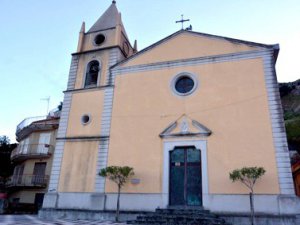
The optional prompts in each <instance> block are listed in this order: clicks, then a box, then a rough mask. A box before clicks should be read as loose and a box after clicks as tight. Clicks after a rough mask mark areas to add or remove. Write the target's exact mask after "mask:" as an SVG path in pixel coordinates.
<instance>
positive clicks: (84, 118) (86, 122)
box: [81, 114, 91, 125]
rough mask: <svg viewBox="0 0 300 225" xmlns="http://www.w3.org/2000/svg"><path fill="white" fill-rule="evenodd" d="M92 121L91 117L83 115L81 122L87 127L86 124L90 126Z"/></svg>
mask: <svg viewBox="0 0 300 225" xmlns="http://www.w3.org/2000/svg"><path fill="white" fill-rule="evenodd" d="M90 121H91V118H90V116H89V115H86V114H85V115H83V116H82V117H81V122H82V124H84V125H86V124H88V123H89V122H90Z"/></svg>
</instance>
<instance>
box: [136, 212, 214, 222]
mask: <svg viewBox="0 0 300 225" xmlns="http://www.w3.org/2000/svg"><path fill="white" fill-rule="evenodd" d="M149 218H150V219H173V218H176V219H180V220H182V219H193V220H197V219H199V220H219V218H218V217H217V216H215V215H205V216H204V215H198V214H187V215H186V214H185V215H178V214H177V215H172V214H155V213H153V214H152V215H151V214H148V215H144V216H138V217H137V219H138V220H140V219H149Z"/></svg>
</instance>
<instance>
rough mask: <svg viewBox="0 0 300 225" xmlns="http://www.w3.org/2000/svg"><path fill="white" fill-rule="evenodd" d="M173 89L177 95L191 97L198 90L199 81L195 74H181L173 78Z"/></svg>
mask: <svg viewBox="0 0 300 225" xmlns="http://www.w3.org/2000/svg"><path fill="white" fill-rule="evenodd" d="M171 87H172V90H173V92H174V93H175V94H177V95H189V94H191V93H192V92H193V91H194V90H195V89H196V87H197V80H196V77H195V76H194V75H193V74H190V73H180V74H177V76H175V77H174V78H173V80H172V83H171Z"/></svg>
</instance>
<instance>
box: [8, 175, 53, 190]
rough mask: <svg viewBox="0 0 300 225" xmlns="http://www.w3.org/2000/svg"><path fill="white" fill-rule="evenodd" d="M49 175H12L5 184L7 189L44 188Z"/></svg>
mask: <svg viewBox="0 0 300 225" xmlns="http://www.w3.org/2000/svg"><path fill="white" fill-rule="evenodd" d="M48 180H49V175H34V174H23V175H13V176H12V177H11V179H10V181H8V182H7V183H6V186H7V187H46V186H47V184H48Z"/></svg>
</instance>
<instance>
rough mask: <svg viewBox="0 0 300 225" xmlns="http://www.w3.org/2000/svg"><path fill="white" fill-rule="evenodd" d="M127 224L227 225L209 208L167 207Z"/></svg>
mask: <svg viewBox="0 0 300 225" xmlns="http://www.w3.org/2000/svg"><path fill="white" fill-rule="evenodd" d="M127 223H128V224H149V225H150V224H151V225H229V224H228V223H226V222H225V220H224V219H221V218H219V217H218V216H217V215H215V214H213V213H211V212H210V211H209V210H204V209H201V208H198V209H195V208H194V209H186V208H167V209H156V210H155V212H153V213H147V214H143V215H140V216H138V217H137V219H136V220H135V221H128V222H127Z"/></svg>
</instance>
